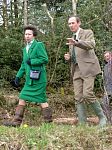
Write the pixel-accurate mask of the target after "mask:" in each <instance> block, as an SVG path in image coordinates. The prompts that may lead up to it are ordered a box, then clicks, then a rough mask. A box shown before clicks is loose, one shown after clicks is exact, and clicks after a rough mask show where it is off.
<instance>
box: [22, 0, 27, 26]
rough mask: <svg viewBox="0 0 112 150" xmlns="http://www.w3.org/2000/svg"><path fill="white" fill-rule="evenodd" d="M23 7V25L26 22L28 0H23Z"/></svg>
mask: <svg viewBox="0 0 112 150" xmlns="http://www.w3.org/2000/svg"><path fill="white" fill-rule="evenodd" d="M23 7H24V26H26V25H27V24H28V0H24V1H23Z"/></svg>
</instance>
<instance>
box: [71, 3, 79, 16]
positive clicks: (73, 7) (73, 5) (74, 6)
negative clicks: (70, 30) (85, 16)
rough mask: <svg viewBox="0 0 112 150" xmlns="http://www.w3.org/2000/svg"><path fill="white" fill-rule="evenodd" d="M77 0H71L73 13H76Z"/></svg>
mask: <svg viewBox="0 0 112 150" xmlns="http://www.w3.org/2000/svg"><path fill="white" fill-rule="evenodd" d="M77 1H78V0H72V9H73V14H74V15H76V14H77V11H76V8H77Z"/></svg>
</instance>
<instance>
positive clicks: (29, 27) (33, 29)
mask: <svg viewBox="0 0 112 150" xmlns="http://www.w3.org/2000/svg"><path fill="white" fill-rule="evenodd" d="M26 30H32V31H33V36H37V29H36V27H34V26H32V25H27V26H25V27H24V33H25V31H26Z"/></svg>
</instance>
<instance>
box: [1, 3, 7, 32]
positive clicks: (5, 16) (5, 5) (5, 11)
mask: <svg viewBox="0 0 112 150" xmlns="http://www.w3.org/2000/svg"><path fill="white" fill-rule="evenodd" d="M2 6H3V26H4V28H5V29H6V30H7V28H8V14H7V0H3V2H2Z"/></svg>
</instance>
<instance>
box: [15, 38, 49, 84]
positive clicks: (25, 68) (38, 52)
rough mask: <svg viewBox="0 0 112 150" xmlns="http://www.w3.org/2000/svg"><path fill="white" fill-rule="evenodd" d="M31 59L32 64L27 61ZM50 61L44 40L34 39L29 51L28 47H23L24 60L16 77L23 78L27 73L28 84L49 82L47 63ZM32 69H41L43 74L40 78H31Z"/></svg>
mask: <svg viewBox="0 0 112 150" xmlns="http://www.w3.org/2000/svg"><path fill="white" fill-rule="evenodd" d="M28 59H30V60H31V65H28V64H27V63H26V61H27V60H28ZM47 63H48V56H47V53H46V50H45V46H44V44H43V43H42V42H37V41H36V40H34V41H33V43H32V45H31V47H30V49H29V51H28V53H27V51H26V47H25V48H24V49H23V61H22V63H21V67H20V69H19V71H18V73H17V75H16V77H19V78H22V77H23V75H24V74H25V79H26V84H28V85H32V84H37V83H43V82H47V77H46V69H45V65H46V64H47ZM30 70H40V71H41V75H40V79H39V80H32V79H30Z"/></svg>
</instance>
